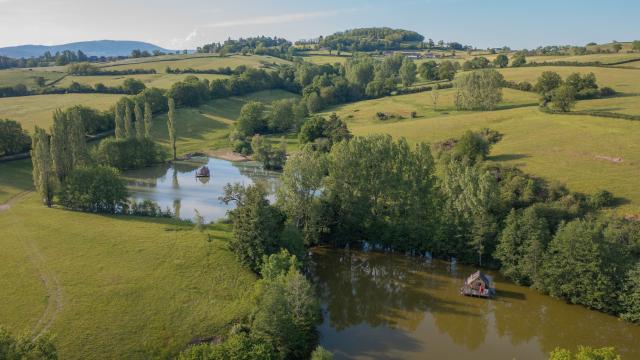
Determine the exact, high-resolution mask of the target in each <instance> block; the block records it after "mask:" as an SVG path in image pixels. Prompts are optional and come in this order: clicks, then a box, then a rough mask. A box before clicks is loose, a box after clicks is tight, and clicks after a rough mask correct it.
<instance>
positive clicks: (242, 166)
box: [124, 158, 280, 222]
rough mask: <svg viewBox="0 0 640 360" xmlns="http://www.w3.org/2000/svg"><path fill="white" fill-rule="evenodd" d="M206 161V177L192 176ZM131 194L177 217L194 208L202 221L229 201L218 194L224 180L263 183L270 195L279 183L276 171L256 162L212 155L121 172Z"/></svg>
mask: <svg viewBox="0 0 640 360" xmlns="http://www.w3.org/2000/svg"><path fill="white" fill-rule="evenodd" d="M204 165H207V166H208V167H209V169H210V171H211V177H209V178H196V171H197V170H198V169H199V168H200V167H202V166H204ZM124 177H125V179H126V181H127V187H128V188H129V193H130V195H131V198H132V199H133V200H135V201H143V200H153V201H155V202H157V203H158V204H159V205H160V206H161V207H162V209H166V208H168V209H170V210H171V211H172V212H173V213H175V214H176V216H177V217H179V218H180V219H184V220H192V219H193V217H194V215H195V210H198V212H200V214H201V215H202V216H203V217H204V219H205V221H206V222H210V221H215V220H218V219H220V218H223V217H224V216H225V215H226V212H227V210H229V209H231V208H232V207H233V204H229V205H225V204H224V203H223V202H221V201H220V200H219V199H218V198H219V197H220V196H222V195H223V192H224V186H225V185H226V184H228V183H232V184H233V183H241V184H244V185H251V184H256V183H259V184H261V185H263V186H264V187H265V188H266V189H267V191H268V192H269V194H271V199H270V200H274V196H273V194H275V191H276V189H277V187H278V185H279V184H280V175H279V173H277V172H273V171H266V170H263V169H262V166H261V164H259V163H257V162H230V161H226V160H220V159H215V158H193V159H192V160H189V161H177V162H174V163H171V164H161V165H157V166H152V167H148V168H144V169H139V170H133V171H128V172H126V173H125V174H124Z"/></svg>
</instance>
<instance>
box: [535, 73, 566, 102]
mask: <svg viewBox="0 0 640 360" xmlns="http://www.w3.org/2000/svg"><path fill="white" fill-rule="evenodd" d="M560 85H562V78H561V77H560V75H559V74H558V73H557V72H553V71H544V72H543V73H542V74H541V75H540V77H539V78H538V82H537V83H536V85H535V89H536V91H537V92H538V93H539V94H540V96H542V99H543V100H545V101H550V100H551V96H552V95H553V92H554V91H555V90H556V89H557V88H558V87H560Z"/></svg>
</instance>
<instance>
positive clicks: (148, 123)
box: [144, 101, 153, 139]
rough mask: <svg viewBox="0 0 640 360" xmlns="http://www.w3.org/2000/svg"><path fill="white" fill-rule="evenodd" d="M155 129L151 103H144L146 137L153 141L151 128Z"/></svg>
mask: <svg viewBox="0 0 640 360" xmlns="http://www.w3.org/2000/svg"><path fill="white" fill-rule="evenodd" d="M152 127H153V111H152V110H151V103H150V102H148V101H145V102H144V137H145V138H147V139H151V128H152Z"/></svg>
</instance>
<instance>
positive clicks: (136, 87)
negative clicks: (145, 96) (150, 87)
mask: <svg viewBox="0 0 640 360" xmlns="http://www.w3.org/2000/svg"><path fill="white" fill-rule="evenodd" d="M145 88H146V86H145V85H144V83H143V82H142V81H140V80H138V79H134V78H127V79H126V80H125V81H124V83H123V84H122V90H124V92H126V93H127V94H129V95H137V94H139V93H141V92H142V91H143V90H144V89H145Z"/></svg>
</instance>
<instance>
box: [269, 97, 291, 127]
mask: <svg viewBox="0 0 640 360" xmlns="http://www.w3.org/2000/svg"><path fill="white" fill-rule="evenodd" d="M294 106H295V101H294V100H289V99H284V100H277V101H274V102H273V103H271V112H270V114H269V120H268V121H269V129H270V130H271V131H273V132H276V133H283V132H287V131H289V130H291V129H293V128H294V127H295V122H296V117H295V113H294Z"/></svg>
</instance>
